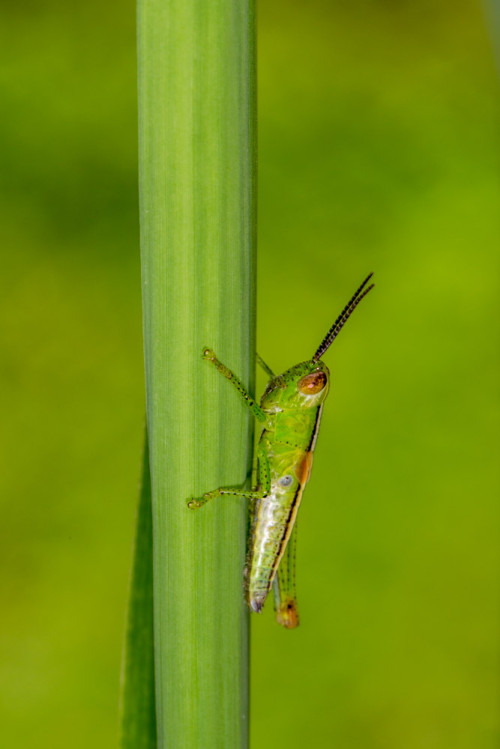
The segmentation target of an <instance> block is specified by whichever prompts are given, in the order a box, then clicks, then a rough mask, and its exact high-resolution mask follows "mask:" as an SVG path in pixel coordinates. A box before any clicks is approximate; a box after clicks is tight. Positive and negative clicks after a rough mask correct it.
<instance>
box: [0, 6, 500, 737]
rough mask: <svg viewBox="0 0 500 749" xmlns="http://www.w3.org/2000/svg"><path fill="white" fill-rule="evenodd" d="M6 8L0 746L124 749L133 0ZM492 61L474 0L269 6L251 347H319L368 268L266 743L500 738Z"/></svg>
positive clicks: (139, 394) (264, 665) (312, 503)
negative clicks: (372, 280)
mask: <svg viewBox="0 0 500 749" xmlns="http://www.w3.org/2000/svg"><path fill="white" fill-rule="evenodd" d="M2 16H3V20H2V24H1V29H0V45H1V47H0V48H1V50H2V52H1V58H2V65H1V70H0V84H1V91H2V102H3V106H2V109H3V115H2V118H1V119H0V133H1V146H0V153H1V164H2V165H1V170H0V179H1V191H2V195H1V204H0V211H1V216H0V227H1V228H0V235H1V242H2V250H3V252H2V274H1V276H2V285H1V295H0V305H1V314H2V320H3V324H2V326H1V331H0V336H1V350H2V354H1V377H2V380H1V389H2V395H3V398H2V422H3V430H2V434H1V452H2V457H3V460H2V464H3V465H2V470H1V473H0V482H1V497H0V508H1V509H0V536H1V537H0V560H1V566H2V574H1V583H0V585H1V591H0V593H1V603H0V606H1V615H0V744H1V745H2V746H5V747H12V748H13V749H18V748H19V749H25V748H30V749H31V747H36V748H37V749H38V748H40V749H45V747H47V748H48V747H50V748H51V749H62V748H63V747H64V748H65V749H67V747H68V746H71V747H72V749H83V748H85V749H88V747H89V746H92V747H93V749H100V748H101V747H103V748H104V747H106V749H107V748H108V747H111V746H115V745H116V723H117V717H116V716H117V703H118V690H119V671H120V659H121V648H122V639H123V629H124V613H125V605H126V596H127V585H128V576H129V568H130V547H131V541H132V535H133V521H134V512H135V503H136V486H137V482H138V477H139V473H140V454H141V443H142V426H143V411H144V393H143V389H144V388H143V369H142V341H141V317H140V316H141V309H140V283H139V247H138V207H137V164H136V161H137V145H136V119H137V116H136V77H135V6H134V3H133V2H130V0H127V2H126V3H121V4H118V3H116V2H113V1H112V2H108V3H106V4H104V5H103V4H102V3H97V2H96V0H89V2H87V3H76V4H71V5H68V4H63V3H61V2H57V1H56V0H54V1H52V0H47V1H46V2H45V3H43V4H40V3H36V2H29V1H28V2H23V3H18V4H17V5H15V6H14V5H13V4H5V3H4V4H3V6H2ZM490 31H491V30H490ZM497 85H498V84H497V76H496V73H495V69H494V64H493V57H492V52H491V44H490V38H489V30H488V28H487V25H486V23H485V19H484V15H483V13H482V8H481V5H480V4H479V3H476V2H472V3H470V2H464V1H459V2H451V0H445V1H444V2H441V3H433V2H429V1H428V0H427V1H425V0H418V1H416V2H411V3H410V2H394V1H391V0H359V1H358V2H351V3H348V2H345V0H335V1H333V0H332V1H330V2H327V1H326V0H323V1H321V0H311V2H309V3H306V4H304V3H300V2H298V0H293V1H292V0H287V2H284V0H270V2H267V3H260V8H259V143H260V153H259V269H258V276H259V278H258V281H259V285H258V346H259V351H260V353H261V354H262V356H263V357H264V358H265V359H266V360H268V361H269V364H270V365H271V366H272V367H273V369H275V370H276V371H279V370H281V369H284V368H286V367H288V366H290V365H292V364H294V363H296V362H297V361H299V360H303V359H305V358H307V357H308V356H310V355H311V354H312V352H313V351H314V349H315V348H316V346H317V344H318V343H319V341H320V340H321V338H322V337H323V335H324V333H325V332H326V329H327V328H328V327H329V325H330V323H331V322H332V320H333V318H334V317H335V316H336V315H337V313H338V312H339V311H340V309H341V307H342V306H343V305H344V303H345V302H346V301H347V299H348V297H349V295H350V294H351V293H352V291H353V290H354V288H355V287H356V286H357V285H358V284H359V283H360V281H361V280H362V279H363V277H364V275H365V274H366V273H367V272H368V271H370V270H374V271H375V272H376V283H377V286H376V290H375V291H374V292H372V294H370V296H369V297H368V299H367V300H366V301H365V302H363V304H362V306H361V307H360V308H359V310H358V311H357V312H356V314H355V316H354V317H353V319H352V320H351V321H350V322H349V324H348V326H347V328H346V331H345V332H343V333H342V336H341V337H340V338H339V340H338V341H337V342H336V343H335V344H334V346H333V348H332V349H331V351H330V353H329V355H328V357H327V362H328V364H329V365H330V367H331V369H332V374H333V391H332V393H331V395H330V398H329V401H328V403H327V407H326V409H325V415H324V419H323V424H322V429H321V434H320V439H319V441H318V446H317V452H316V458H315V467H314V471H313V477H312V481H311V483H310V485H309V487H308V491H307V493H306V496H305V500H304V503H303V507H302V509H301V515H300V518H299V525H300V530H299V542H298V543H299V545H298V565H297V572H298V574H297V578H298V591H299V604H300V610H301V615H302V625H301V627H300V628H299V629H298V630H297V631H294V632H286V631H283V630H281V629H280V628H279V627H278V626H277V625H275V624H274V622H273V620H272V619H273V617H272V609H271V606H268V610H267V611H266V612H265V614H264V615H263V616H262V617H253V619H252V746H253V747H259V749H266V748H267V747H269V748H271V747H277V746H287V747H297V748H299V747H300V748H302V747H314V749H323V747H325V748H327V747H328V748H329V747H341V748H342V749H354V748H362V749H382V748H383V749H414V748H415V749H417V747H418V748H421V747H422V748H423V747H425V748H426V749H449V748H450V747H453V749H466V748H467V749H492V748H493V747H498V746H499V743H500V730H499V723H500V719H499V713H498V705H499V704H500V703H499V697H500V694H499V691H500V690H499V668H498V667H499V663H500V657H499V656H500V652H499V650H500V647H499V644H500V636H499V622H500V616H499V614H500V602H499V582H500V580H499V578H500V559H499V557H500V551H499V543H498V542H499V517H498V515H499V513H498V493H499V492H498V490H499V485H500V481H499V475H498V472H497V469H496V467H495V462H496V459H497V456H498V447H499V439H498V436H499V435H498V389H497V379H496V371H497V368H498V363H499V358H500V357H499V352H498V311H499V310H498V305H497V301H496V300H497V292H498V288H497V269H498V268H497V260H496V255H497V243H498V237H499V229H500V227H499V222H498V204H499V193H498V154H499V148H498V126H499V121H500V117H499V111H498V109H499V108H498V92H497ZM260 384H261V386H263V382H262V381H260Z"/></svg>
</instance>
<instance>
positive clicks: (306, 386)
mask: <svg viewBox="0 0 500 749" xmlns="http://www.w3.org/2000/svg"><path fill="white" fill-rule="evenodd" d="M329 382H330V371H329V369H328V367H327V366H326V364H324V363H323V362H322V361H312V360H311V361H306V362H302V363H301V364H296V365H295V367H291V369H287V371H286V372H283V374H281V375H279V376H278V377H275V378H274V379H272V380H271V382H270V383H269V385H268V386H267V389H266V392H265V393H264V395H263V397H262V401H261V405H262V408H264V409H265V410H267V411H281V410H282V409H283V408H309V407H310V408H314V407H316V406H319V405H320V403H322V402H323V401H324V400H325V398H326V396H327V394H328V387H329Z"/></svg>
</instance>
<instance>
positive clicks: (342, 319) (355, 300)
mask: <svg viewBox="0 0 500 749" xmlns="http://www.w3.org/2000/svg"><path fill="white" fill-rule="evenodd" d="M372 276H373V273H370V274H369V275H368V276H367V277H366V278H365V280H364V281H363V283H362V284H361V286H360V287H359V289H358V290H357V291H356V292H355V293H354V294H353V296H352V298H351V299H350V301H349V302H348V303H347V304H346V306H345V307H344V309H343V310H342V312H341V313H340V315H339V316H338V317H337V319H336V320H335V322H334V323H333V325H332V327H331V328H330V330H329V331H328V333H327V334H326V336H325V337H324V338H323V340H322V341H321V343H320V345H319V347H318V350H317V351H316V353H315V354H314V356H313V358H312V361H313V362H317V361H318V360H319V359H320V358H321V357H322V356H323V354H324V353H325V351H326V350H327V349H328V348H330V346H331V345H332V343H333V342H334V340H335V338H336V337H337V336H338V334H339V333H340V331H341V330H342V328H343V327H344V325H345V324H346V322H347V320H348V319H349V317H350V316H351V315H352V313H353V312H354V310H355V309H356V307H357V306H358V304H359V303H360V301H361V300H362V299H363V298H364V297H365V296H366V295H367V294H368V292H369V291H371V290H372V289H373V287H374V286H375V284H373V283H372V284H370V286H368V288H367V289H365V286H366V284H367V283H368V281H369V280H370V278H371V277H372ZM363 289H364V291H363Z"/></svg>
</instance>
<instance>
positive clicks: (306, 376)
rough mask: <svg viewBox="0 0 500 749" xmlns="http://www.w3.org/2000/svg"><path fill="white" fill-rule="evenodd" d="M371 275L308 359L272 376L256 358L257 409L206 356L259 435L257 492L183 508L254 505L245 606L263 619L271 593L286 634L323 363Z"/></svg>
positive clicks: (324, 379) (325, 375) (234, 492)
mask: <svg viewBox="0 0 500 749" xmlns="http://www.w3.org/2000/svg"><path fill="white" fill-rule="evenodd" d="M372 275H373V274H372V273H370V275H369V276H368V277H367V278H365V280H364V281H363V283H362V284H361V286H360V287H359V289H358V290H357V291H356V293H355V294H354V296H353V297H352V299H351V300H350V302H349V303H348V304H347V305H346V306H345V307H344V309H343V310H342V312H341V313H340V315H339V316H338V317H337V319H336V320H335V322H334V323H333V325H332V327H331V328H330V330H329V331H328V333H327V334H326V336H325V337H324V339H323V341H322V342H321V344H320V345H319V347H318V349H317V351H316V353H315V354H314V356H313V357H312V359H310V360H309V361H305V362H302V363H301V364H296V365H295V366H294V367H291V369H287V370H286V372H284V373H283V374H281V375H278V376H276V375H274V374H273V372H272V371H271V369H269V367H268V366H267V364H265V362H264V361H263V360H262V359H261V358H260V357H259V356H257V361H258V363H259V365H260V366H261V367H262V368H263V369H264V371H265V372H266V374H267V375H268V376H269V378H270V379H269V383H268V385H267V388H266V390H265V392H264V395H263V396H262V398H261V401H260V405H259V404H258V403H257V402H256V401H255V400H254V399H253V398H252V397H251V396H250V395H249V393H248V392H247V391H246V389H245V387H244V386H243V384H242V383H241V381H240V380H239V379H238V378H237V377H236V375H234V374H233V372H231V370H230V369H228V368H227V367H226V366H225V365H224V364H222V362H220V361H219V359H217V357H216V356H215V354H214V352H213V351H212V349H210V348H205V349H204V350H203V359H205V360H206V361H209V362H211V363H212V364H213V365H214V366H215V367H216V369H218V370H219V372H220V373H221V374H222V375H224V377H226V378H227V379H228V380H229V381H230V382H231V383H232V384H233V386H234V387H235V388H236V389H237V390H238V392H239V393H240V395H241V396H242V398H243V399H244V402H245V404H246V405H247V407H248V408H249V409H250V411H251V412H252V413H253V415H254V416H255V418H256V419H257V420H258V421H259V422H260V423H261V424H262V425H263V429H262V433H261V435H260V439H259V442H258V445H257V449H256V456H255V458H256V460H255V470H256V476H257V486H255V487H254V488H253V489H252V490H251V491H247V490H245V489H244V488H236V489H235V488H230V487H220V488H219V489H214V490H213V491H210V492H207V493H206V494H204V495H203V496H202V497H199V498H191V499H190V500H188V507H189V508H191V509H195V508H198V507H203V505H205V504H206V503H207V502H208V501H209V500H211V499H215V498H216V497H221V496H226V495H230V496H238V497H244V498H246V499H248V500H250V501H251V502H252V523H251V531H250V534H249V539H248V555H247V564H246V568H245V591H246V599H247V603H248V606H249V608H250V610H251V611H255V612H257V613H260V611H261V610H262V607H263V605H264V601H265V600H266V598H267V594H268V593H269V590H270V589H271V585H272V586H273V590H274V600H275V610H276V618H277V621H278V622H279V624H282V625H283V626H284V627H287V628H288V629H292V628H293V627H296V626H298V624H299V615H298V609H297V602H296V594H295V542H296V522H295V521H296V518H297V512H298V509H299V505H300V501H301V499H302V494H303V492H304V487H305V485H306V484H307V482H308V480H309V476H310V475H311V467H312V459H313V451H314V446H315V444H316V438H317V436H318V429H319V423H320V419H321V412H322V410H323V403H324V402H325V400H326V396H327V395H328V389H329V385H330V371H329V369H328V367H327V366H326V364H324V363H323V362H322V361H321V359H320V357H321V356H322V355H323V354H324V353H325V351H326V350H327V349H328V348H329V347H330V346H331V344H332V343H333V341H334V340H335V338H336V337H337V336H338V334H339V333H340V331H341V330H342V328H343V326H344V325H345V323H346V321H347V320H348V318H349V316H350V315H351V313H352V312H353V311H354V309H355V308H356V307H357V305H358V304H359V303H360V301H361V300H362V299H363V298H364V297H365V296H366V295H367V294H368V292H369V291H370V290H371V289H372V288H373V286H374V284H371V285H370V286H367V283H368V281H369V280H370V278H371V277H372Z"/></svg>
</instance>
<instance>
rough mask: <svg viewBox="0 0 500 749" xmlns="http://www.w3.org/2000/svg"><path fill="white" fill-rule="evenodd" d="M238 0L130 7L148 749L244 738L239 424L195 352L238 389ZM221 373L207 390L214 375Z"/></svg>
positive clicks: (248, 297)
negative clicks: (146, 540)
mask: <svg viewBox="0 0 500 749" xmlns="http://www.w3.org/2000/svg"><path fill="white" fill-rule="evenodd" d="M254 22H255V21H254V8H253V2H248V1H245V2H241V1H240V0H216V1H215V2H212V1H211V0H139V14H138V26H139V134H140V138H139V142H140V203H141V257H142V281H143V309H144V338H145V364H146V390H147V415H148V430H149V438H150V461H151V478H152V493H153V538H154V581H155V584H154V608H155V672H156V701H157V718H158V746H159V747H177V746H182V747H186V748H187V749H189V747H193V748H194V747H196V748H198V747H200V746H203V747H204V748H206V749H211V747H214V749H215V747H217V749H220V747H228V748H229V747H230V748H231V749H233V748H234V747H240V746H242V747H243V746H246V744H247V717H248V686H247V680H248V650H247V647H248V645H247V638H248V631H247V630H248V614H247V612H246V610H245V606H244V602H243V590H242V570H243V566H244V556H245V536H246V511H245V507H244V503H243V502H241V501H239V500H237V499H233V500H229V499H228V500H225V499H221V500H220V501H219V502H213V503H212V504H211V505H208V506H207V507H205V508H203V510H199V511H190V510H188V509H187V507H186V499H187V498H188V497H189V496H192V495H199V494H201V493H203V492H205V491H208V490H210V489H213V488H215V487H216V486H219V485H224V484H233V485H234V484H238V483H242V482H243V481H244V480H245V479H246V476H247V474H248V470H249V464H250V457H251V424H250V420H249V416H248V414H247V413H246V411H245V409H244V406H243V405H242V404H241V402H240V400H239V399H238V396H237V394H236V393H235V392H233V391H232V390H231V388H230V387H229V385H228V383H227V382H225V381H223V380H222V378H220V375H218V373H217V372H216V371H215V370H213V369H212V368H210V367H209V366H208V365H207V363H206V362H203V361H202V359H201V351H202V348H203V346H205V345H210V346H211V347H213V348H214V349H215V351H216V352H217V354H218V356H219V357H220V358H221V359H222V360H223V361H225V363H227V365H228V366H230V367H231V368H232V369H234V371H235V372H236V373H237V374H238V375H239V377H241V378H242V380H243V381H244V382H245V383H246V384H247V386H250V387H252V386H253V381H252V375H251V373H252V372H253V352H254V346H255V341H254V338H255V324H254V310H255V299H254V297H255V280H254V277H255V218H254V187H255V176H254V172H255V156H254V150H255V129H254V128H255V125H254V119H255V102H254V97H255V82H254V77H255V63H254ZM221 380H222V381H221Z"/></svg>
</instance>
